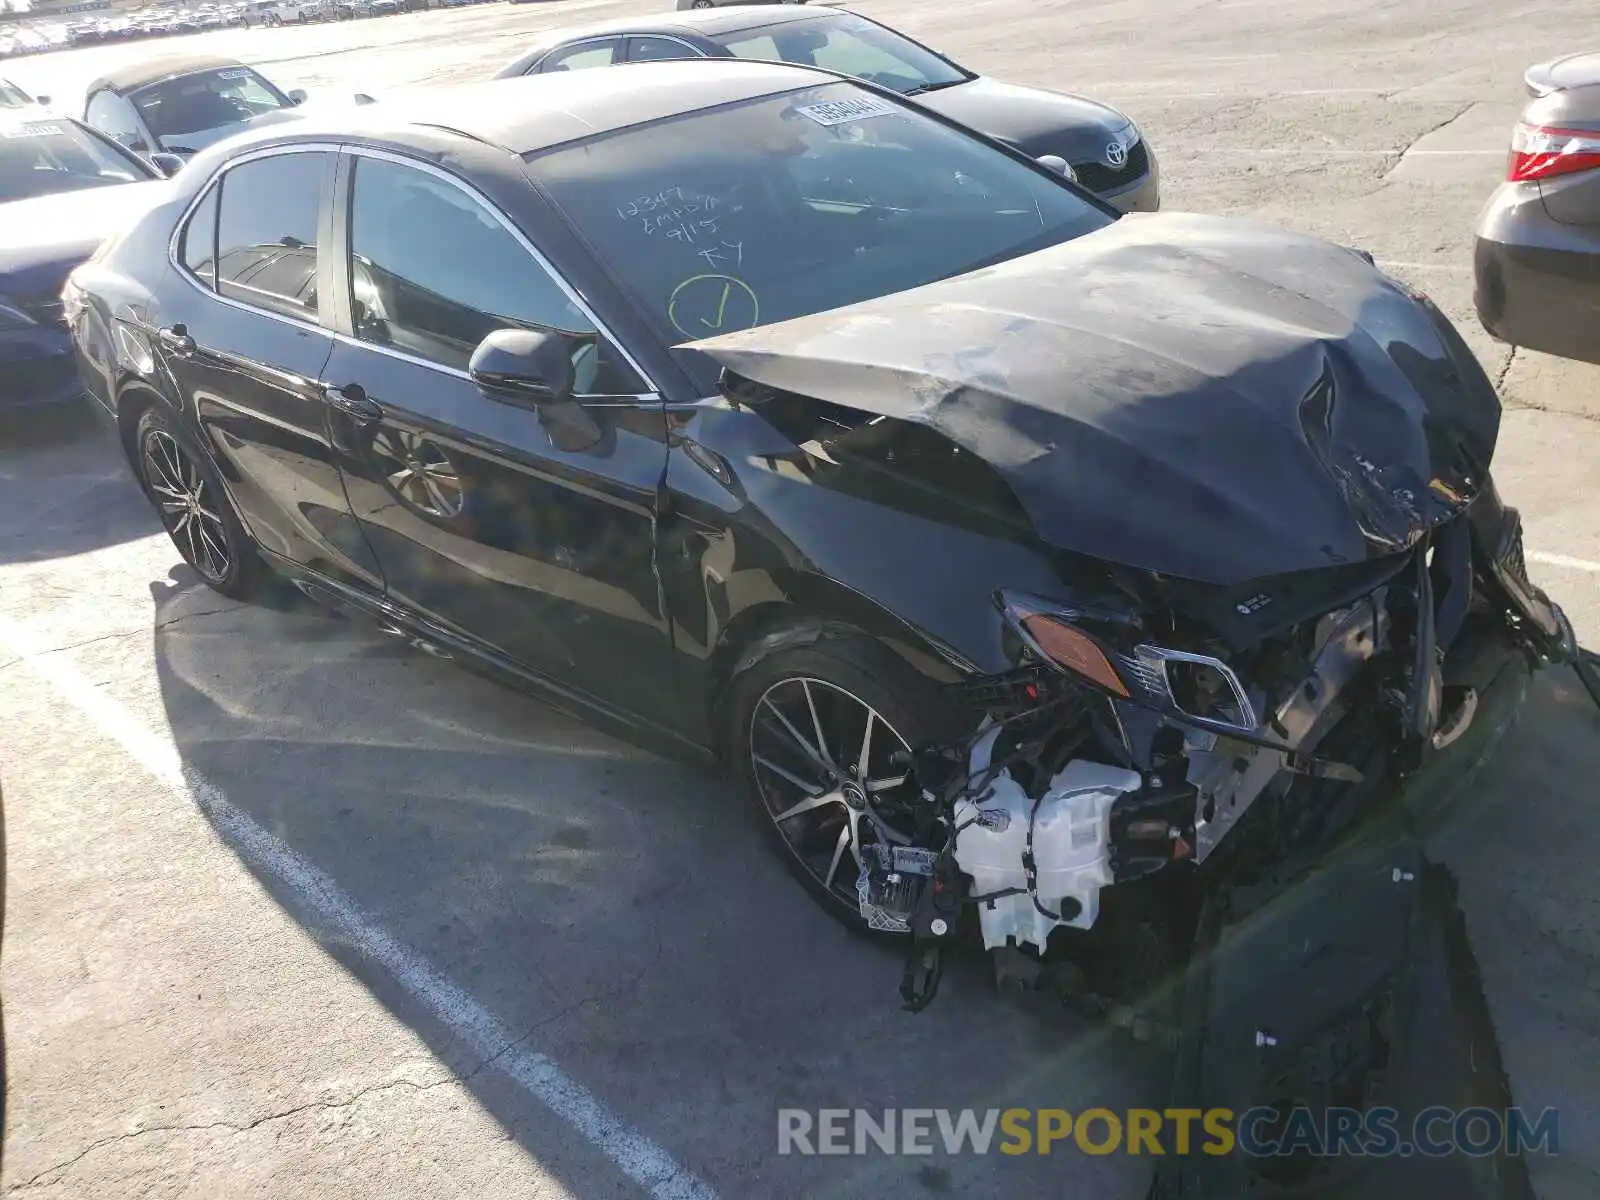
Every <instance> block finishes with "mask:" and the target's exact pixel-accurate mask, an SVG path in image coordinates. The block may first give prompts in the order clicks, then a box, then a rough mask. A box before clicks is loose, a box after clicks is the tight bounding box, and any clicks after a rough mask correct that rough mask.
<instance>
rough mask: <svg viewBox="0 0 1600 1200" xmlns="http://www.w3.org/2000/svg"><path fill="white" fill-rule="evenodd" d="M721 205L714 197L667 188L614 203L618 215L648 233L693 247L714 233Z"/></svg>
mask: <svg viewBox="0 0 1600 1200" xmlns="http://www.w3.org/2000/svg"><path fill="white" fill-rule="evenodd" d="M721 208H722V201H721V200H719V199H718V198H717V197H716V196H711V195H700V194H695V193H686V192H685V191H684V190H683V188H681V187H669V188H662V189H661V190H660V191H658V192H655V193H653V194H650V195H644V196H637V197H635V198H634V199H632V200H627V201H624V202H623V203H621V204H619V205H617V217H618V219H619V220H621V221H624V222H626V223H628V224H632V223H633V222H634V221H638V222H639V227H640V228H641V229H643V230H644V232H646V233H648V234H657V233H660V234H664V235H665V236H666V237H669V238H671V239H673V240H674V241H676V242H679V243H681V244H682V245H685V246H692V245H696V244H699V243H701V242H704V241H706V240H707V239H709V238H713V237H716V236H717V234H718V233H719V232H720V226H719V225H718V223H717V222H718V220H719V218H720V211H719V210H720V209H721Z"/></svg>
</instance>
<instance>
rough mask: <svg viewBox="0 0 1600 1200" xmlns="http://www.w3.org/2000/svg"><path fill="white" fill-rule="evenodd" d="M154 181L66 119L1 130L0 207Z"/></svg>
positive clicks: (103, 143)
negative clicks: (71, 193) (148, 180)
mask: <svg viewBox="0 0 1600 1200" xmlns="http://www.w3.org/2000/svg"><path fill="white" fill-rule="evenodd" d="M149 178H152V176H151V174H150V173H148V172H146V171H144V170H141V168H140V167H139V165H138V164H137V163H136V162H135V161H134V160H133V159H131V158H129V157H128V156H127V155H124V154H120V153H118V152H117V151H116V150H115V149H113V148H112V147H110V146H108V145H107V144H106V143H105V142H103V141H101V140H100V139H99V138H97V137H95V136H94V135H93V134H91V133H88V132H87V131H85V130H83V129H80V128H78V127H77V126H76V125H74V124H72V122H70V121H62V120H53V121H29V122H25V123H23V124H20V125H5V126H0V203H7V202H9V201H12V200H28V199H31V198H32V197H34V196H48V195H51V194H53V193H56V192H73V191H78V190H80V189H83V188H92V187H105V186H109V185H114V184H119V183H137V182H138V181H140V180H143V179H149Z"/></svg>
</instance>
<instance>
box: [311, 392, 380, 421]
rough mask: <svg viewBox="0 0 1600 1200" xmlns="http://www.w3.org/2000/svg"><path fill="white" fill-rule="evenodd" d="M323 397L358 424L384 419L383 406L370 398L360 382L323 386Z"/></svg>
mask: <svg viewBox="0 0 1600 1200" xmlns="http://www.w3.org/2000/svg"><path fill="white" fill-rule="evenodd" d="M322 397H323V399H325V400H326V401H327V402H328V403H329V404H330V405H331V406H332V407H333V408H334V409H336V410H337V411H339V412H342V413H343V414H344V415H345V416H347V417H349V418H350V419H351V420H352V421H354V422H356V424H358V425H371V424H372V423H373V422H374V421H381V420H383V409H382V407H381V406H379V404H378V403H377V402H376V401H374V400H371V399H369V398H368V397H367V393H366V391H365V390H363V389H362V387H361V385H360V384H358V383H352V384H348V385H347V386H345V387H342V388H341V387H330V388H323V389H322Z"/></svg>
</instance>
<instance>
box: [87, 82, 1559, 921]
mask: <svg viewBox="0 0 1600 1200" xmlns="http://www.w3.org/2000/svg"><path fill="white" fill-rule="evenodd" d="M64 299H65V303H66V306H67V309H68V316H69V320H70V322H71V326H72V331H73V336H74V339H75V342H76V346H77V348H78V358H79V365H80V368H81V370H82V374H83V378H84V382H85V384H86V386H87V387H88V388H89V390H90V391H91V392H92V394H93V395H94V397H95V398H96V399H97V400H98V401H99V407H100V408H102V409H103V411H104V412H105V413H106V414H107V415H108V417H109V418H110V419H112V420H113V421H114V422H115V424H116V427H117V429H118V430H119V431H120V435H121V439H122V444H123V446H124V447H125V448H126V451H127V455H128V458H129V461H130V462H131V463H132V465H133V468H134V470H135V472H136V473H137V475H138V478H139V480H140V482H141V483H142V485H143V487H144V490H145V492H146V494H147V496H148V498H149V500H150V501H151V502H152V504H153V505H154V506H155V508H156V510H157V511H158V512H159V514H160V517H161V520H162V521H163V522H164V523H165V526H166V528H167V530H168V531H169V532H170V534H171V536H172V539H173V541H174V542H175V544H176V546H177V548H178V551H179V552H180V553H181V554H182V556H183V557H184V559H185V560H186V561H187V562H188V564H189V566H190V567H191V568H192V569H193V571H194V572H195V573H196V574H197V575H198V576H199V577H200V578H201V579H203V580H204V581H205V582H206V583H207V584H209V585H210V586H211V587H213V588H215V589H216V590H217V591H219V592H221V593H223V594H225V595H229V596H246V595H249V594H251V593H252V592H253V591H254V590H255V589H257V588H259V587H260V586H262V585H263V584H264V583H265V582H266V581H267V578H268V576H269V575H270V574H273V573H278V574H282V575H286V576H288V577H289V578H290V579H292V580H294V581H295V582H296V583H297V584H298V585H299V586H300V587H301V588H302V589H303V590H304V591H305V592H307V593H308V594H310V595H311V596H313V597H316V598H319V599H321V600H323V601H327V602H331V603H336V604H341V605H346V606H351V607H353V608H355V609H357V610H360V611H363V612H365V613H368V614H370V615H372V616H374V617H376V618H377V619H378V620H379V621H381V622H383V623H384V624H385V626H386V627H387V628H388V629H390V630H391V631H393V632H396V633H398V634H400V635H402V636H404V637H407V638H409V639H413V640H415V641H416V642H418V643H420V644H422V645H424V646H426V647H428V648H430V649H431V650H433V651H434V652H435V653H438V654H440V655H443V656H445V657H455V658H460V659H465V660H469V661H471V662H473V663H476V664H479V665H481V666H485V667H488V668H490V669H493V670H495V671H497V672H498V673H500V674H501V675H502V676H504V677H506V678H508V679H510V680H513V681H516V682H518V683H520V684H522V685H525V686H527V687H530V688H534V689H537V690H538V691H540V692H541V693H542V694H544V695H546V696H550V697H552V698H553V699H554V700H555V701H556V702H557V703H559V704H562V705H565V706H569V707H575V708H578V709H581V710H582V711H585V712H587V713H590V714H594V715H596V716H598V717H600V718H602V719H604V720H607V721H608V722H611V723H612V724H614V725H617V726H620V727H621V728H623V729H625V730H627V731H630V732H631V733H632V734H633V735H634V736H637V737H640V738H643V739H646V740H648V741H650V742H652V743H653V744H657V745H665V746H672V747H677V748H680V749H683V750H686V751H688V752H691V753H696V754H703V755H705V756H707V757H713V756H717V755H721V756H722V757H723V759H724V761H726V762H727V763H728V764H729V765H730V766H731V767H732V768H733V769H734V770H735V771H736V772H737V774H738V776H739V778H740V780H741V781H742V784H743V786H744V787H745V789H746V790H747V792H748V794H749V796H750V798H751V799H752V801H753V802H754V803H755V805H756V806H757V809H758V811H759V812H761V813H763V814H764V815H765V818H766V819H767V823H768V824H769V826H770V828H771V830H772V832H773V834H774V835H775V837H776V839H777V843H778V845H779V846H780V847H781V848H782V851H783V853H784V855H785V858H786V861H788V862H789V863H790V864H791V866H792V867H793V868H794V870H795V871H796V873H797V874H798V875H799V877H800V878H801V879H802V880H803V881H804V882H805V884H806V886H807V887H808V888H809V889H810V891H811V893H812V894H813V895H814V896H815V897H816V898H817V899H818V900H819V901H820V902H821V903H822V904H823V905H824V906H825V907H826V908H827V909H828V910H829V911H831V912H833V913H834V914H835V915H837V916H839V917H840V918H842V919H844V920H847V921H849V922H852V923H854V924H856V925H859V926H864V927H868V928H873V929H879V930H884V931H891V932H897V933H902V934H903V933H905V932H907V931H910V932H912V933H914V934H915V935H916V939H915V940H913V941H912V942H911V943H910V944H911V945H912V946H913V947H918V946H921V945H922V944H923V942H924V941H925V940H926V939H933V940H934V942H935V943H937V941H938V939H940V938H941V937H943V936H945V935H946V934H947V933H949V932H950V931H951V930H952V929H954V928H955V921H956V913H955V912H954V911H952V909H951V907H950V906H953V905H954V906H959V902H960V899H961V897H962V896H963V895H964V894H971V895H975V894H976V893H978V892H981V893H982V894H983V895H984V897H985V901H984V903H983V904H982V905H981V906H976V905H975V906H974V907H973V908H972V909H968V910H964V911H966V912H968V913H971V914H975V919H976V920H977V921H978V922H979V923H980V925H981V928H982V933H983V938H984V941H985V943H986V944H988V945H990V946H995V947H997V948H999V947H1003V946H1006V945H1008V944H1012V943H1015V944H1018V945H1021V944H1030V945H1033V946H1035V947H1038V948H1039V949H1041V950H1042V949H1044V947H1045V943H1046V942H1047V941H1049V942H1051V944H1052V945H1054V940H1053V939H1052V938H1051V935H1052V934H1053V933H1055V932H1057V931H1059V930H1063V929H1070V930H1073V931H1076V932H1078V933H1082V932H1083V931H1085V930H1089V929H1090V928H1091V927H1096V926H1097V921H1098V920H1099V917H1100V910H1101V906H1100V893H1101V891H1102V890H1103V889H1107V888H1112V887H1116V888H1134V889H1137V888H1139V887H1141V886H1143V885H1142V883H1141V882H1140V881H1142V880H1144V879H1145V878H1146V877H1153V878H1162V877H1167V876H1169V875H1172V876H1173V877H1177V876H1181V877H1183V878H1188V874H1189V873H1188V872H1186V871H1181V872H1177V873H1169V872H1164V871H1162V868H1163V867H1168V866H1171V865H1173V864H1187V863H1190V862H1193V861H1201V862H1204V861H1205V860H1206V859H1207V858H1208V857H1209V855H1210V854H1211V853H1212V851H1213V850H1214V849H1215V848H1216V846H1217V845H1218V843H1219V842H1220V841H1221V840H1222V839H1223V838H1225V837H1226V836H1227V835H1228V834H1229V832H1230V830H1232V829H1233V828H1235V827H1236V825H1237V824H1238V823H1239V822H1240V821H1241V819H1243V818H1244V816H1245V814H1246V810H1247V809H1250V807H1251V805H1252V802H1253V801H1255V800H1256V799H1257V798H1258V797H1261V796H1263V795H1266V794H1268V789H1269V785H1270V786H1271V788H1272V790H1271V792H1270V795H1271V801H1270V803H1269V804H1268V805H1265V806H1264V807H1265V808H1266V809H1267V810H1268V811H1269V812H1270V813H1271V814H1272V817H1271V820H1272V821H1273V824H1272V825H1271V826H1270V827H1269V828H1270V829H1271V830H1273V831H1274V832H1272V833H1271V834H1270V836H1268V837H1266V838H1264V839H1262V840H1260V841H1257V840H1255V839H1244V842H1245V845H1244V846H1241V853H1242V854H1245V855H1246V859H1248V853H1249V852H1247V851H1246V847H1257V848H1259V849H1262V850H1263V852H1264V849H1265V848H1268V847H1273V848H1276V847H1281V846H1286V845H1291V844H1292V841H1291V839H1292V834H1293V831H1295V830H1300V829H1303V828H1309V827H1311V826H1317V825H1319V824H1320V825H1324V826H1325V825H1326V822H1327V821H1328V820H1329V819H1331V818H1330V806H1333V801H1334V800H1335V799H1338V798H1340V797H1342V798H1343V799H1344V800H1345V801H1346V803H1344V804H1341V805H1339V806H1337V807H1338V811H1341V812H1343V811H1347V810H1348V809H1349V808H1351V807H1354V806H1355V801H1354V800H1353V799H1351V793H1350V792H1349V789H1350V788H1352V787H1360V786H1362V784H1363V782H1365V783H1366V784H1367V785H1369V786H1370V787H1372V788H1378V787H1379V786H1380V785H1382V784H1384V783H1385V781H1386V780H1387V779H1388V778H1389V777H1390V776H1391V775H1393V774H1395V773H1403V772H1405V771H1408V770H1411V769H1413V768H1414V767H1415V766H1416V765H1417V764H1418V763H1421V762H1424V761H1427V760H1428V759H1430V758H1433V757H1435V756H1437V755H1440V754H1446V755H1448V754H1452V753H1456V754H1468V755H1469V756H1470V755H1476V754H1477V753H1479V750H1478V749H1477V748H1473V747H1475V746H1476V745H1477V743H1475V742H1474V741H1473V740H1472V739H1463V737H1462V735H1463V734H1464V732H1465V731H1466V730H1467V729H1468V728H1469V727H1470V726H1472V725H1473V723H1474V719H1475V715H1476V714H1477V713H1479V712H1480V711H1498V710H1497V709H1496V705H1495V698H1496V697H1501V696H1511V695H1514V694H1516V693H1515V688H1516V685H1517V681H1518V680H1520V679H1521V678H1522V677H1523V676H1524V675H1525V672H1526V661H1527V659H1526V658H1525V656H1524V653H1523V651H1524V650H1526V651H1528V652H1530V653H1531V654H1533V655H1541V654H1542V655H1545V656H1549V657H1555V656H1560V655H1567V654H1570V653H1571V638H1570V627H1568V626H1567V625H1565V623H1564V619H1563V618H1562V617H1561V615H1560V613H1559V611H1558V610H1557V609H1555V608H1554V607H1553V606H1552V605H1550V604H1549V602H1548V601H1547V600H1546V599H1545V598H1544V596H1543V595H1542V593H1539V592H1538V591H1537V589H1534V588H1532V587H1531V585H1529V584H1528V582H1527V580H1526V578H1525V577H1524V576H1523V574H1522V571H1521V541H1520V532H1519V526H1518V523H1517V518H1516V513H1515V511H1514V510H1510V509H1506V508H1505V507H1503V506H1502V504H1501V501H1500V499H1499V497H1498V496H1497V495H1496V494H1495V491H1494V488H1493V486H1492V484H1491V481H1490V477H1489V474H1488V471H1489V458H1490V454H1491V452H1492V449H1493V446H1494V441H1495V436H1496V433H1497V430H1498V421H1499V405H1498V402H1497V399H1496V396H1495V393H1494V388H1493V386H1492V384H1491V383H1490V381H1489V380H1488V379H1487V378H1486V377H1485V375H1484V373H1483V371H1482V369H1481V367H1479V366H1478V364H1477V362H1476V360H1475V359H1474V357H1473V355H1472V354H1471V352H1470V351H1469V350H1467V349H1466V347H1465V346H1464V344H1463V343H1462V342H1461V339H1460V337H1459V336H1458V335H1457V334H1456V332H1455V330H1454V329H1453V328H1452V327H1451V326H1450V324H1449V322H1448V321H1447V320H1446V319H1445V318H1444V317H1443V316H1442V315H1441V314H1440V312H1439V310H1438V309H1437V308H1435V307H1434V306H1432V305H1431V304H1430V303H1429V302H1428V301H1427V300H1426V299H1425V298H1423V297H1421V296H1419V295H1416V294H1414V293H1412V292H1410V291H1409V290H1407V289H1406V288H1405V287H1404V286H1403V285H1401V284H1398V283H1396V282H1394V281H1392V280H1390V279H1388V278H1387V277H1385V276H1384V275H1383V274H1382V273H1380V272H1379V271H1378V270H1377V269H1376V268H1374V267H1373V266H1372V264H1371V261H1370V259H1369V258H1367V257H1365V256H1363V255H1361V254H1360V253H1358V252H1356V251H1353V250H1349V249H1346V248H1342V247H1339V246H1334V245H1331V244H1329V243H1326V242H1322V241H1318V240H1316V239H1313V238H1309V237H1302V236H1297V235H1294V234H1289V233H1286V232H1282V231H1278V230H1273V229H1270V228H1268V227H1264V226H1257V225H1254V224H1249V223H1244V222H1234V221H1228V220H1224V219H1219V218H1210V217H1198V216H1185V215H1163V214H1137V215H1134V216H1128V217H1119V215H1118V214H1117V213H1116V211H1115V210H1114V209H1112V208H1111V207H1110V206H1108V205H1105V204H1103V203H1102V202H1101V201H1099V200H1098V199H1096V198H1094V197H1093V196H1092V195H1091V194H1090V193H1088V192H1086V191H1084V190H1083V189H1081V188H1080V187H1078V186H1076V185H1074V184H1072V183H1070V182H1069V181H1067V180H1066V179H1064V178H1062V177H1061V176H1060V175H1059V174H1056V173H1054V172H1052V171H1050V170H1048V169H1047V168H1045V167H1043V166H1041V165H1040V164H1038V163H1037V162H1035V161H1034V159H1033V158H1031V157H1030V156H1028V155H1027V154H1024V153H1022V152H1020V151H1016V150H1012V149H1009V148H1006V147H1002V146H1000V145H998V144H997V143H995V142H993V141H990V140H988V139H984V138H980V137H977V136H975V135H973V134H972V133H971V132H970V131H969V130H967V129H965V128H964V127H963V126H962V125H960V124H959V123H957V122H955V121H952V120H950V119H948V118H946V117H944V116H942V115H940V114H937V113H931V112H929V111H926V110H924V109H922V108H920V107H918V106H916V105H914V104H910V103H908V102H906V101H904V100H903V99H901V98H900V97H899V96H898V95H896V94H895V92H893V91H892V90H889V89H886V88H874V87H872V86H871V85H868V84H864V83H860V82H853V81H849V80H844V79H840V78H838V77H837V76H833V75H828V74H825V73H822V72H817V71H812V70H805V69H801V68H796V67H790V66H785V65H781V64H771V63H715V64H712V63H701V62H676V63H658V64H653V65H644V66H639V67H636V68H629V69H628V70H627V71H590V72H581V73H578V74H576V75H571V76H563V77H562V78H560V79H548V78H536V79H520V80H511V81H504V82H500V83H491V84H484V85H477V86H474V87H469V88H463V89H453V90H447V91H442V92H438V93H435V94H432V95H430V96H429V97H427V99H426V102H425V107H422V108H419V109H418V110H417V111H416V112H415V113H413V114H409V115H408V114H407V113H406V112H404V111H401V110H398V109H388V110H383V107H382V106H373V107H371V108H369V109H366V110H352V111H351V112H350V113H349V114H348V116H347V117H346V118H345V119H343V120H336V121H329V122H328V123H325V124H318V125H312V124H311V123H310V122H309V121H308V122H306V123H304V124H303V125H298V126H283V127H280V128H278V129H274V130H271V131H269V132H264V133H262V134H260V135H258V136H256V137H254V138H247V139H244V140H242V141H237V142H233V143H231V144H230V145H228V146H226V147H214V148H213V149H212V150H210V151H206V152H203V153H202V154H201V155H200V156H199V157H197V158H196V159H194V160H193V162H192V163H191V164H190V166H189V167H187V168H186V169H185V170H184V171H183V172H182V173H180V174H179V175H178V176H177V177H176V178H175V179H174V180H173V191H172V194H171V195H170V197H168V198H166V199H165V200H164V201H163V203H161V204H160V206H159V207H157V208H156V209H154V210H152V211H151V212H150V213H149V214H147V215H146V216H145V217H144V218H143V219H142V220H141V221H140V222H139V223H138V225H137V226H136V227H135V228H134V229H133V230H132V232H130V233H129V234H128V235H126V236H125V237H123V238H122V239H120V240H118V241H117V242H116V244H115V245H113V246H112V247H111V248H110V249H109V250H108V251H107V252H106V253H105V254H103V255H102V256H100V257H98V258H97V259H95V260H94V261H92V262H90V263H87V264H85V265H84V266H83V267H81V268H79V269H78V270H77V271H76V272H75V273H74V275H73V277H72V279H71V281H69V284H68V288H67V291H66V293H65V297H64ZM1513 614H1514V615H1513ZM1498 719H1499V718H1498V717H1495V718H1493V719H1492V720H1491V721H1490V724H1491V725H1492V724H1493V721H1495V720H1498ZM1456 746H1460V747H1461V749H1460V750H1454V749H1452V748H1453V747H1456ZM952 771H953V774H951V773H950V772H952ZM1291 776H1294V777H1297V778H1298V780H1299V781H1298V782H1296V783H1295V785H1294V786H1293V787H1292V788H1291V787H1288V786H1287V783H1288V779H1289V778H1290V777H1291ZM1275 780H1276V781H1277V782H1276V783H1274V781H1275ZM974 789H977V790H974ZM1341 789H1342V790H1341ZM1357 794H1358V795H1365V794H1366V793H1357ZM963 806H964V807H963ZM1300 806H1310V810H1309V811H1307V812H1302V811H1300ZM1263 819H1267V818H1265V817H1264V818H1263ZM952 855H953V857H952ZM1224 857H1225V860H1226V857H1227V856H1224ZM1234 861H1239V860H1234ZM705 865H706V866H707V869H715V865H714V864H705ZM930 878H932V879H934V880H935V881H936V882H935V883H934V884H933V886H932V890H931V891H930V890H928V889H927V888H925V887H924V886H923V884H922V883H919V881H922V880H928V879H930ZM919 889H921V890H919ZM1124 894H1126V893H1124ZM1108 911H1109V912H1112V913H1116V912H1122V911H1128V910H1125V909H1123V908H1122V907H1120V906H1117V905H1113V906H1112V908H1111V909H1109V910H1108ZM1111 919H1112V920H1113V922H1114V920H1115V917H1114V916H1113V917H1112V918H1111ZM1113 928H1114V924H1113ZM930 952H931V951H930ZM919 953H920V951H919Z"/></svg>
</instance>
